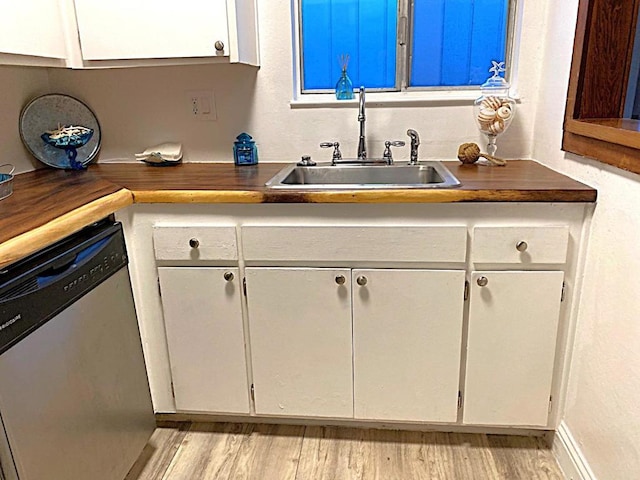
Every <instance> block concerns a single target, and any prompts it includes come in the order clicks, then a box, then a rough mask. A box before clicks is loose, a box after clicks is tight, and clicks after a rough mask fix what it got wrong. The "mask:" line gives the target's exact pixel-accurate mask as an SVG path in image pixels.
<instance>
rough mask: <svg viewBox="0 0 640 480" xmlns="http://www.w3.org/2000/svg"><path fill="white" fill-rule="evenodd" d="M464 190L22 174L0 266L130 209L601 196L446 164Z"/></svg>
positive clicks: (180, 173)
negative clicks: (304, 187)
mask: <svg viewBox="0 0 640 480" xmlns="http://www.w3.org/2000/svg"><path fill="white" fill-rule="evenodd" d="M443 163H444V164H445V165H446V166H447V168H449V170H450V171H451V172H452V173H453V174H454V175H455V176H456V177H458V179H459V180H460V182H461V183H462V185H461V186H460V187H457V188H452V189H447V190H434V189H423V190H420V189H417V190H416V189H414V190H409V189H407V190H375V191H374V190H364V191H362V190H360V191H335V190H334V191H316V192H309V191H306V192H305V191H300V190H298V191H296V190H289V191H282V190H280V191H274V190H269V189H267V188H266V187H265V186H264V184H265V182H266V181H267V180H269V179H270V178H271V177H272V176H273V175H275V174H276V173H277V172H278V171H279V170H280V169H281V168H283V167H284V166H285V164H276V163H263V164H260V165H257V166H250V167H247V166H243V167H236V166H234V165H233V164H232V163H187V164H182V165H178V166H175V167H150V166H147V165H144V164H133V163H119V164H118V163H112V164H97V165H91V166H90V167H89V169H88V170H87V171H81V172H73V171H64V170H54V169H48V168H47V169H41V170H36V171H34V172H28V173H24V174H20V175H17V176H16V178H15V179H14V184H13V191H14V193H13V195H11V196H10V197H9V198H6V199H4V200H2V201H0V267H1V266H5V265H8V264H10V263H12V262H14V261H16V260H18V259H20V258H22V257H24V256H26V255H29V254H31V253H33V252H35V251H37V250H39V249H40V248H43V247H45V246H47V245H49V244H51V243H53V242H56V241H58V240H60V239H62V238H64V237H65V236H67V235H69V234H71V233H73V232H76V231H78V230H80V229H81V228H83V227H84V226H87V225H90V224H91V223H93V222H95V221H97V220H99V219H101V218H103V217H105V216H107V215H109V214H111V213H113V212H115V211H116V210H119V209H121V208H124V207H126V206H128V205H131V204H132V203H450V202H595V200H596V196H597V192H596V190H594V189H593V188H591V187H588V186H586V185H584V184H581V183H579V182H576V181H575V180H572V179H570V178H568V177H566V176H564V175H561V174H559V173H557V172H554V171H553V170H550V169H548V168H546V167H544V166H542V165H540V164H538V163H536V162H534V161H531V160H519V161H512V162H509V164H508V165H507V166H506V167H488V166H482V165H462V164H460V163H458V162H443Z"/></svg>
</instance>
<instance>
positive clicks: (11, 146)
mask: <svg viewBox="0 0 640 480" xmlns="http://www.w3.org/2000/svg"><path fill="white" fill-rule="evenodd" d="M48 90H49V82H48V77H47V71H46V70H45V69H43V68H33V67H31V68H27V67H8V66H0V165H2V164H5V163H11V164H13V165H15V166H16V173H20V172H25V171H29V170H33V169H34V168H38V167H40V166H42V165H41V164H39V162H38V161H37V160H35V159H34V158H33V157H31V155H30V154H29V152H28V151H27V150H26V149H25V148H24V146H23V145H22V141H21V140H20V134H19V132H18V120H19V118H20V111H21V110H22V107H24V105H25V104H26V103H27V102H28V101H29V100H31V99H32V98H34V97H37V96H38V95H42V94H43V93H47V92H48ZM2 172H3V173H6V170H5V169H3V170H2Z"/></svg>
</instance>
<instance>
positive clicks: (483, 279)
mask: <svg viewBox="0 0 640 480" xmlns="http://www.w3.org/2000/svg"><path fill="white" fill-rule="evenodd" d="M488 283H489V279H488V278H487V277H478V286H480V287H486V286H487V284H488Z"/></svg>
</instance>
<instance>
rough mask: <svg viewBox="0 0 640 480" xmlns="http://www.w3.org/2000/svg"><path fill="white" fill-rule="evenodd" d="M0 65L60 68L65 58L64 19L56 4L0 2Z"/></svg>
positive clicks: (38, 0)
mask: <svg viewBox="0 0 640 480" xmlns="http://www.w3.org/2000/svg"><path fill="white" fill-rule="evenodd" d="M0 12H1V13H2V17H3V18H5V19H6V20H7V21H5V22H3V25H2V32H1V33H0V62H1V63H3V64H28V65H48V66H64V65H65V64H66V58H67V38H66V19H65V18H64V9H63V8H61V6H60V5H59V4H58V1H57V0H30V1H28V2H2V4H1V5H0Z"/></svg>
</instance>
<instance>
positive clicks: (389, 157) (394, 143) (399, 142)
mask: <svg viewBox="0 0 640 480" xmlns="http://www.w3.org/2000/svg"><path fill="white" fill-rule="evenodd" d="M405 145H406V143H404V141H402V140H394V141H391V140H387V141H386V142H384V147H385V148H384V153H383V154H382V158H384V159H385V160H386V161H387V164H388V165H393V155H392V154H391V147H404V146H405Z"/></svg>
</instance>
